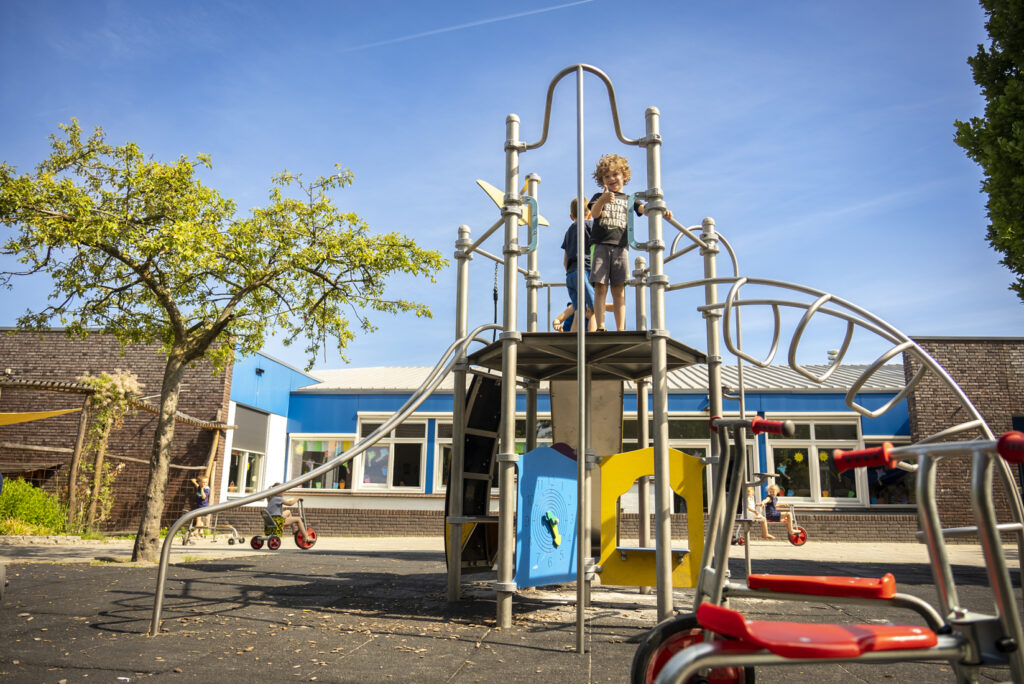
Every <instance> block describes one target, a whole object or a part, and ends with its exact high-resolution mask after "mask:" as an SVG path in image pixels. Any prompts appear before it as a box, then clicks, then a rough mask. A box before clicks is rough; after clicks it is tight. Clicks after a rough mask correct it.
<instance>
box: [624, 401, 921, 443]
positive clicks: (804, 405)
mask: <svg viewBox="0 0 1024 684" xmlns="http://www.w3.org/2000/svg"><path fill="white" fill-rule="evenodd" d="M894 396H896V394H895V393H894V392H887V393H883V394H867V393H864V394H858V395H857V396H856V398H855V401H856V402H857V403H858V404H859V405H861V406H863V407H864V408H866V409H868V410H872V411H873V410H876V409H878V408H880V407H882V406H884V405H885V404H886V402H888V401H889V400H891V399H892V398H893V397H894ZM746 400H747V412H748V413H764V412H766V411H767V412H774V413H787V412H801V413H815V412H841V413H851V412H852V411H851V409H850V408H848V407H847V406H846V395H845V394H840V393H837V394H828V393H820V394H747V395H746ZM623 403H624V411H625V413H626V414H627V415H636V395H631V394H627V395H626V396H625V400H624V402H623ZM707 406H708V398H707V395H706V394H670V395H669V397H668V410H669V411H670V412H675V411H679V412H683V411H688V412H693V411H704V410H705V409H706V408H707ZM724 408H725V410H726V411H738V410H739V403H738V402H735V401H725V403H724ZM648 410H649V411H652V412H653V410H654V399H653V398H650V397H648ZM861 431H862V433H863V434H865V435H907V436H909V435H910V414H909V412H908V409H907V402H906V400H905V399H904V400H902V401H900V402H899V403H897V404H896V405H895V406H893V407H892V408H891V409H889V411H888V412H886V413H885V415H882V416H880V417H878V418H864V417H862V418H861Z"/></svg>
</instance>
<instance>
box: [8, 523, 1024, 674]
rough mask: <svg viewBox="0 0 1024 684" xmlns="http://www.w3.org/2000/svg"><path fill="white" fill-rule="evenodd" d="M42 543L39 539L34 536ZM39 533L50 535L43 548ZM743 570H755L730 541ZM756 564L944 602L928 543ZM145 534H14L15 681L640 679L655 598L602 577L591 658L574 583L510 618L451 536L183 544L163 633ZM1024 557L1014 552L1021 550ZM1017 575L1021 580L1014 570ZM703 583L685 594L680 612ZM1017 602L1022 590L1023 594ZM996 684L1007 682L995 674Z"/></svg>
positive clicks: (758, 553) (809, 614)
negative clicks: (451, 566)
mask: <svg viewBox="0 0 1024 684" xmlns="http://www.w3.org/2000/svg"><path fill="white" fill-rule="evenodd" d="M29 541H35V542H37V543H28V542H29ZM38 542H42V543H38ZM952 550H953V563H954V569H955V572H956V578H957V582H958V585H957V587H958V590H959V592H960V596H961V599H962V601H963V603H965V604H966V605H968V606H969V607H972V608H975V609H978V610H984V611H987V612H991V608H990V606H991V601H990V598H989V593H988V590H987V584H988V581H987V579H986V575H985V570H984V563H983V560H982V557H981V553H980V551H979V550H978V549H977V547H975V546H967V545H957V546H954V547H952ZM733 553H734V555H735V557H734V558H732V559H731V560H730V569H731V571H732V573H733V577H734V578H739V577H742V576H743V575H744V574H745V567H744V562H743V549H742V548H741V547H733ZM751 553H752V557H753V559H754V560H753V570H754V572H777V573H792V574H808V575H827V574H838V575H858V576H866V577H870V576H879V575H881V574H883V573H885V572H892V573H894V574H895V575H896V579H897V582H898V586H899V590H900V591H903V592H906V593H910V594H915V595H918V596H920V597H922V598H926V599H928V600H931V601H933V600H934V595H935V593H934V588H933V585H932V578H931V574H930V570H929V568H928V567H927V565H926V564H925V558H926V556H925V553H924V548H923V547H922V546H920V545H915V544H886V543H879V544H839V543H824V542H816V541H815V540H811V541H808V543H807V544H806V545H805V546H803V547H801V548H796V547H792V546H790V545H789V544H788V543H785V542H781V541H780V542H755V543H754V544H752V546H751ZM130 554H131V543H130V542H127V541H115V542H107V543H95V542H94V543H67V542H62V543H53V542H47V540H28V539H17V538H9V537H0V563H3V564H5V570H6V574H7V578H8V581H9V585H8V587H7V589H6V592H5V594H4V597H3V599H2V601H0V681H2V682H52V683H54V684H56V683H59V682H135V681H139V680H154V679H159V680H168V681H181V682H186V681H196V680H200V679H201V680H207V681H224V682H235V681H243V682H244V681H247V680H248V678H249V677H252V678H253V679H252V680H248V681H254V682H255V681H261V682H262V681H266V682H287V681H295V682H300V681H301V682H308V681H316V682H459V683H463V682H544V683H545V684H554V683H557V682H626V681H628V680H629V671H630V664H631V662H632V659H633V654H634V652H635V650H636V644H637V642H638V641H639V640H640V639H641V638H642V637H643V635H644V634H645V633H646V632H647V631H648V630H649V629H651V628H652V627H653V626H654V624H655V619H656V612H657V611H656V597H655V596H654V595H650V594H641V593H639V591H638V590H637V589H636V588H626V587H596V588H595V590H594V592H593V596H592V603H591V606H590V607H589V608H588V609H587V611H586V614H587V622H586V627H585V632H584V634H585V644H586V652H585V653H577V652H576V624H575V620H576V606H575V598H576V590H575V587H574V586H573V585H564V586H559V587H547V588H538V589H527V590H521V591H520V592H519V593H517V595H516V597H515V599H514V608H513V624H512V627H511V629H499V628H497V627H496V624H495V603H494V592H493V590H492V589H491V586H490V583H491V582H493V581H494V579H495V576H494V574H493V573H485V574H479V575H468V576H465V577H464V578H463V594H464V598H463V600H461V601H459V602H456V603H449V602H448V600H447V576H446V573H445V561H444V551H443V546H442V541H441V539H440V538H425V537H417V538H373V539H371V538H347V537H346V538H341V537H339V538H320V539H319V540H318V542H317V545H316V546H315V547H314V548H313V549H312V550H309V551H301V550H299V549H297V548H296V547H295V546H294V544H293V543H292V541H291V540H290V539H286V540H285V543H284V545H283V546H282V548H281V549H280V550H278V551H268V550H266V549H264V550H262V551H259V552H256V551H253V550H252V549H250V548H249V547H248V544H245V545H228V544H227V543H226V538H225V537H224V536H221V537H219V538H218V540H217V541H210V540H200V541H198V542H197V543H196V544H195V545H189V546H182V545H180V544H179V543H176V544H175V546H174V550H173V552H172V565H171V567H170V569H169V572H168V581H167V592H166V596H165V599H164V610H163V622H162V631H161V633H160V634H159V635H158V636H155V637H149V636H147V632H148V631H149V627H150V621H151V618H152V609H153V597H154V590H155V587H156V567H155V566H154V565H152V564H132V563H129V562H127V559H128V558H130ZM1007 555H1008V557H1009V559H1010V561H1011V564H1012V566H1013V567H1016V564H1017V553H1016V547H1012V548H1011V547H1007ZM1014 582H1015V586H1017V587H1019V586H1020V577H1019V575H1018V574H1017V573H1016V572H1014ZM692 597H693V592H692V590H686V589H680V590H676V592H675V604H676V607H677V609H678V610H681V611H688V610H690V609H691V606H692ZM1018 599H1019V589H1018ZM733 606H734V607H737V608H739V609H740V610H742V611H743V612H744V613H745V614H746V615H747V616H748V617H749V618H751V619H770V620H779V619H787V620H797V621H804V622H871V623H879V622H885V621H892V622H896V623H901V624H922V623H921V621H920V619H919V618H918V617H917V616H916V615H914V614H913V613H908V612H906V611H902V612H901V611H894V610H891V609H884V608H883V609H879V608H877V607H874V606H871V607H862V606H842V605H838V604H830V603H828V602H827V601H826V602H815V603H792V602H782V601H734V602H733ZM756 674H757V681H759V682H792V681H808V680H814V681H815V682H820V683H825V682H843V683H844V684H846V683H849V682H951V681H954V679H953V675H952V673H951V671H950V668H949V667H948V666H947V665H945V664H943V663H913V664H912V663H905V664H903V663H901V664H887V665H857V664H850V663H846V664H833V665H828V666H815V667H804V666H793V667H784V668H783V667H775V668H758V669H757V671H756ZM983 674H984V679H983V681H1005V680H1007V679H1008V678H1009V671H1008V670H1007V669H1005V668H1002V669H1001V668H991V669H988V670H986V671H985V672H984V673H983Z"/></svg>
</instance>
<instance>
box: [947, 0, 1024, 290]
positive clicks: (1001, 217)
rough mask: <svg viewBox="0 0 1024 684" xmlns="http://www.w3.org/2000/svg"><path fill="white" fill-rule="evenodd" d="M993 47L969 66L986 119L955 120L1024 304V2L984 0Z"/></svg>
mask: <svg viewBox="0 0 1024 684" xmlns="http://www.w3.org/2000/svg"><path fill="white" fill-rule="evenodd" d="M981 6H982V7H983V8H984V10H985V14H986V15H987V17H988V20H987V21H986V23H985V28H986V29H987V30H988V34H989V37H990V38H991V45H990V46H989V47H987V48H986V47H985V46H984V45H979V46H978V52H977V54H975V55H974V56H973V57H970V58H968V60H967V62H968V63H969V64H970V65H971V69H972V70H973V72H974V82H975V83H977V84H978V85H979V86H980V87H981V92H982V94H983V95H984V96H985V100H986V103H987V104H986V106H985V116H984V117H973V118H971V120H970V121H967V122H964V121H957V122H956V143H957V144H958V145H960V147H962V148H964V150H966V151H967V156H968V157H970V158H971V159H973V160H974V161H976V162H977V163H978V164H979V165H980V166H981V168H982V169H983V171H984V174H985V178H984V180H983V181H982V184H981V187H982V191H983V192H985V193H986V194H988V204H987V205H986V206H987V207H988V217H989V221H990V223H989V227H988V241H989V243H990V244H991V245H992V246H993V247H995V248H996V249H997V250H999V251H1000V252H1002V253H1003V255H1004V256H1003V259H1002V261H1001V263H1002V264H1004V265H1005V266H1007V267H1008V268H1009V269H1010V270H1011V271H1012V272H1013V273H1014V275H1015V276H1016V281H1015V282H1014V283H1013V284H1012V285H1011V286H1010V288H1011V289H1012V290H1014V291H1015V292H1016V293H1017V296H1018V297H1020V298H1021V300H1024V77H1022V75H1021V68H1022V67H1024V0H981Z"/></svg>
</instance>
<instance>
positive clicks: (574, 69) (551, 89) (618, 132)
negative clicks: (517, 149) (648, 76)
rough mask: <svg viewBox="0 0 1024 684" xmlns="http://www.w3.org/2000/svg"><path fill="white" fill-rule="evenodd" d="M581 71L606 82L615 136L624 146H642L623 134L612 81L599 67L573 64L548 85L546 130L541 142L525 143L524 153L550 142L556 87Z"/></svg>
mask: <svg viewBox="0 0 1024 684" xmlns="http://www.w3.org/2000/svg"><path fill="white" fill-rule="evenodd" d="M581 69H582V70H583V71H589V72H590V73H592V74H594V75H595V76H597V77H598V78H600V79H601V80H602V81H603V82H604V85H605V88H607V89H608V103H609V105H611V108H612V122H614V124H615V136H616V137H617V138H618V139H619V140H620V141H621V142H622V143H623V144H626V145H640V144H641V140H639V139H637V140H632V139H630V138H627V137H626V136H625V135H623V134H622V125H621V124H620V123H619V106H618V104H617V103H616V101H615V87H614V86H613V85H612V81H611V79H610V78H608V75H607V74H605V73H604V72H603V71H601V70H600V69H598V68H597V67H595V66H591V65H589V64H573V65H572V66H568V67H566V68H564V69H562V70H561V71H559V72H558V73H557V74H556V75H555V77H554V78H553V79H551V83H550V84H549V85H548V95H547V100H546V102H545V104H544V128H543V130H542V132H541V135H540V140H538V141H537V142H535V143H524V145H523V148H522V149H523V150H524V151H525V150H535V149H537V148H538V147H540V146H541V145H543V144H544V143H545V142H547V140H548V128H549V126H550V124H551V102H552V100H553V99H554V96H555V86H556V85H558V82H559V81H561V80H562V79H563V78H565V77H566V76H568V75H569V74H576V73H578V72H579V71H580V70H581Z"/></svg>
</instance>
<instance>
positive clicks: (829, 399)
mask: <svg viewBox="0 0 1024 684" xmlns="http://www.w3.org/2000/svg"><path fill="white" fill-rule="evenodd" d="M232 394H233V393H232ZM893 396H895V395H894V394H892V393H887V394H859V395H857V398H856V401H857V403H858V404H860V405H862V406H864V407H865V408H868V409H871V410H874V409H877V408H879V407H880V406H882V405H884V404H885V403H886V402H887V401H889V400H890V399H892V397H893ZM408 399H409V395H408V394H383V395H373V394H293V395H291V406H290V408H289V411H288V413H287V415H288V417H289V420H288V431H289V432H306V433H332V432H350V433H354V432H355V430H356V422H357V420H358V416H359V413H360V412H376V413H393V412H394V411H397V410H398V409H399V408H401V406H402V405H403V404H404V403H405V402H406V401H407V400H408ZM651 402H652V403H651V404H650V409H651V410H652V411H653V400H651ZM624 404H625V413H626V415H635V414H636V396H635V395H631V394H627V395H626V396H625V398H624ZM707 405H708V400H707V395H705V394H672V395H669V400H668V409H669V411H671V412H699V411H703V410H704V409H705V408H707ZM516 407H517V410H518V411H526V397H525V395H520V396H518V397H517V400H516ZM738 408H739V407H738V404H737V402H735V401H726V402H725V409H726V410H727V411H736V410H738ZM418 410H420V411H439V412H451V410H452V396H451V395H450V394H442V395H435V396H433V397H430V398H429V399H427V400H426V401H425V402H424V403H423V405H422V406H421V407H420V408H419V409H418ZM537 410H538V411H540V412H541V413H548V412H550V410H551V402H550V399H549V397H548V395H546V394H542V395H540V396H539V397H538V398H537ZM747 411H748V412H750V413H762V412H765V411H767V412H774V413H786V412H810V413H813V412H842V413H849V412H850V409H849V408H847V406H846V403H845V401H844V395H842V394H825V393H822V394H748V395H747ZM861 421H862V425H861V429H862V432H863V433H864V434H865V435H909V434H910V423H909V418H908V413H907V402H906V401H905V400H904V401H901V402H899V403H898V404H897V405H896V406H895V407H893V408H892V409H890V410H889V412H888V413H886V414H885V415H883V416H881V417H879V418H862V419H861Z"/></svg>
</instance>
